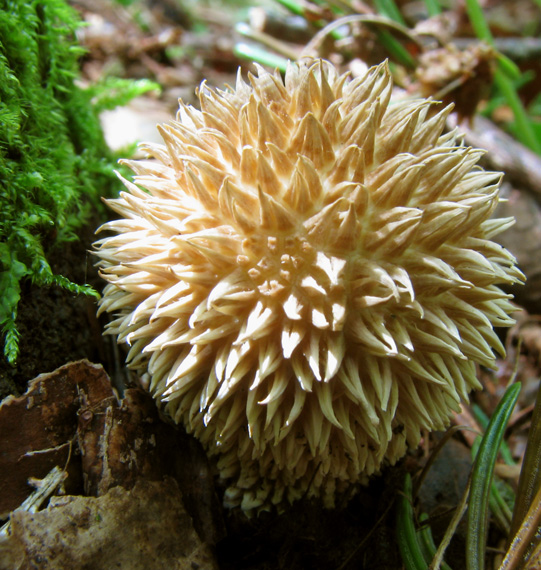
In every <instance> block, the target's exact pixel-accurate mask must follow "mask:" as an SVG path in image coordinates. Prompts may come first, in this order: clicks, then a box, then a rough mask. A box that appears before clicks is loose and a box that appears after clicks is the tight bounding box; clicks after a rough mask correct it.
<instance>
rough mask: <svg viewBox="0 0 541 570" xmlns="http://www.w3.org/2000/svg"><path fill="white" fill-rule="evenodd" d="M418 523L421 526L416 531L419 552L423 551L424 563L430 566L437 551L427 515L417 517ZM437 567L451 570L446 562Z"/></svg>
mask: <svg viewBox="0 0 541 570" xmlns="http://www.w3.org/2000/svg"><path fill="white" fill-rule="evenodd" d="M419 521H420V522H421V523H422V526H421V527H420V528H419V530H418V531H417V534H418V535H419V543H420V546H421V550H422V551H423V555H424V557H425V561H426V562H427V564H430V563H431V562H432V560H433V559H434V556H436V552H437V551H438V549H437V548H436V545H435V543H434V538H433V537H432V531H431V529H430V526H429V525H428V515H427V514H426V513H423V514H422V515H420V516H419ZM439 567H440V568H441V570H452V569H451V567H450V566H449V564H447V563H446V562H442V563H441V564H440V566H439Z"/></svg>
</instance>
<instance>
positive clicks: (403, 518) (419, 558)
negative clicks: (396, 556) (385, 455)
mask: <svg viewBox="0 0 541 570" xmlns="http://www.w3.org/2000/svg"><path fill="white" fill-rule="evenodd" d="M412 500H413V499H412V483H411V475H410V474H409V473H406V477H405V479H404V492H403V493H402V495H401V496H400V498H399V500H398V510H397V516H396V536H397V539H398V547H399V549H400V555H401V556H402V562H403V563H404V567H405V569H406V570H426V568H427V563H426V562H425V559H424V556H423V551H422V548H421V545H420V543H419V536H418V534H417V531H416V530H415V522H414V520H413V506H412Z"/></svg>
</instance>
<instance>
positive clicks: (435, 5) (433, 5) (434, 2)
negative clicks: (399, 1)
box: [425, 0, 442, 18]
mask: <svg viewBox="0 0 541 570" xmlns="http://www.w3.org/2000/svg"><path fill="white" fill-rule="evenodd" d="M425 6H426V9H427V12H428V15H429V16H430V17H431V18H433V17H434V16H439V15H440V14H441V13H442V9H441V6H440V3H439V2H438V0H425Z"/></svg>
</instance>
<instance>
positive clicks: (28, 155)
mask: <svg viewBox="0 0 541 570" xmlns="http://www.w3.org/2000/svg"><path fill="white" fill-rule="evenodd" d="M79 25H80V23H79V20H78V17H77V14H76V12H75V11H74V10H73V9H72V8H71V7H70V6H68V5H67V4H66V3H65V1H64V0H33V1H25V2H21V0H11V1H10V0H0V291H1V295H0V327H1V329H2V333H3V335H4V354H5V355H6V357H7V359H8V361H10V362H14V361H15V360H16V358H17V352H18V333H17V327H16V317H17V305H18V302H19V298H20V283H21V280H23V279H31V280H32V281H33V282H34V283H36V284H38V285H42V286H48V285H53V284H54V285H59V286H61V287H63V288H65V289H68V290H70V291H73V292H75V293H85V294H90V295H97V293H96V292H95V291H93V289H92V288H91V287H89V286H87V285H78V284H75V283H72V282H71V281H70V280H68V279H67V278H66V277H64V276H62V275H55V274H53V272H52V270H51V266H50V264H49V261H48V259H47V255H48V251H49V249H50V248H49V244H51V243H53V244H55V245H56V244H58V243H62V242H64V241H68V240H71V239H75V238H76V236H75V231H76V230H77V228H79V227H81V226H82V225H83V224H84V223H85V221H86V219H87V218H88V214H89V212H90V211H91V209H92V208H96V207H99V202H100V200H99V197H100V196H103V195H108V194H111V192H112V188H113V187H114V186H115V184H116V180H115V177H114V174H113V167H114V163H113V157H112V156H111V153H110V152H109V150H108V149H107V147H106V144H105V142H104V138H103V134H102V131H101V128H100V124H99V120H98V117H97V113H96V109H95V108H94V107H93V104H92V100H93V99H92V98H95V99H100V97H99V96H98V95H100V90H99V89H98V90H97V89H96V88H94V89H92V90H87V91H85V90H83V89H82V88H80V87H78V86H77V85H76V83H75V79H76V78H77V75H78V59H79V57H80V55H81V53H82V49H81V48H80V47H79V46H78V45H77V43H76V40H75V30H76V29H77V27H78V26H79ZM124 87H125V89H124V91H122V90H121V91H122V92H121V93H116V95H117V96H118V97H119V98H120V99H121V100H123V99H124V100H125V99H126V94H127V93H129V94H130V95H132V96H133V95H135V94H139V93H140V92H141V91H145V90H148V88H149V86H148V85H146V84H145V85H144V86H143V88H141V89H137V88H135V87H134V86H133V85H131V86H124ZM105 88H106V87H105V86H104V88H103V89H102V91H101V93H102V94H103V91H104V90H105ZM101 99H103V97H102V98H101ZM109 105H111V103H110V102H109ZM45 244H47V246H46V245H45Z"/></svg>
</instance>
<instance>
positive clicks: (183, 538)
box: [0, 478, 217, 570]
mask: <svg viewBox="0 0 541 570" xmlns="http://www.w3.org/2000/svg"><path fill="white" fill-rule="evenodd" d="M38 568H39V569H40V570H72V569H74V568H80V569H84V570H105V569H108V568H126V569H129V570H148V569H152V570H162V569H163V570H194V569H198V570H214V569H216V568H217V565H216V562H215V560H214V557H213V555H212V552H211V550H210V549H209V547H208V546H207V545H206V544H204V543H203V542H201V540H200V539H199V537H198V536H197V533H196V532H195V530H194V528H193V525H192V521H191V518H190V516H189V515H188V513H187V512H186V510H185V509H184V506H183V502H182V495H181V493H180V491H179V489H178V486H177V484H176V482H175V481H174V480H173V479H170V478H168V479H166V480H164V481H161V482H148V481H138V482H137V483H136V484H135V486H134V487H133V489H131V490H126V489H123V488H122V487H115V488H113V489H111V490H110V491H109V492H108V493H107V494H105V495H103V496H101V497H97V498H95V497H74V496H65V497H56V498H53V499H51V502H50V504H49V507H48V508H47V509H44V510H43V511H40V512H38V513H28V512H25V511H22V510H17V511H15V512H13V513H12V515H11V534H10V535H9V536H8V537H3V538H0V570H35V569H38Z"/></svg>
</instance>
